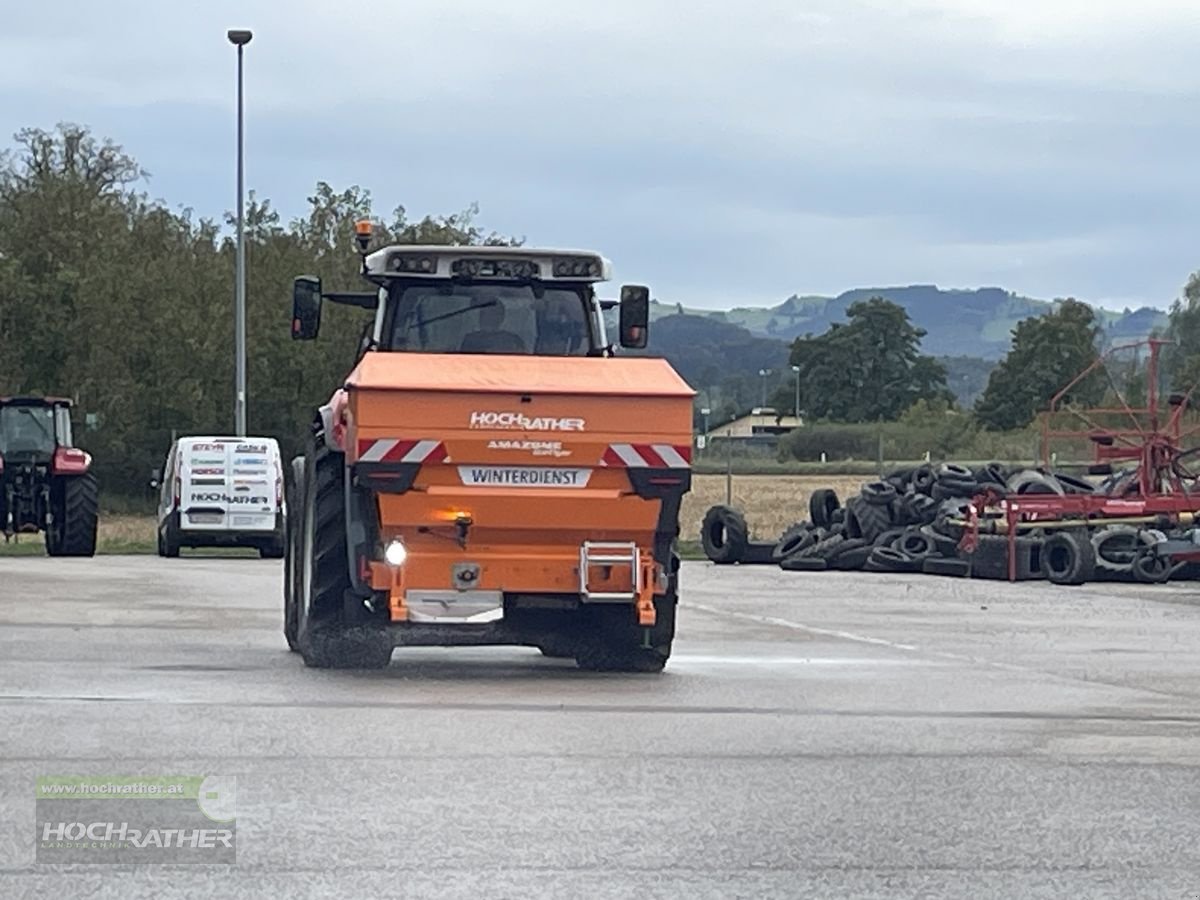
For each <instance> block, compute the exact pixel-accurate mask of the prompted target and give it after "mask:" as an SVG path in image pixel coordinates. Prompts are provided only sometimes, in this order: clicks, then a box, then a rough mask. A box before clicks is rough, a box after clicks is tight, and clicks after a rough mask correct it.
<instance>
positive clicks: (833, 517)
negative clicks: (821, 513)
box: [829, 506, 846, 528]
mask: <svg viewBox="0 0 1200 900" xmlns="http://www.w3.org/2000/svg"><path fill="white" fill-rule="evenodd" d="M845 524H846V507H844V506H843V507H841V508H840V509H835V510H834V511H833V512H831V513H830V514H829V527H830V528H838V527H839V526H842V525H845Z"/></svg>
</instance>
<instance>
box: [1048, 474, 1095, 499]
mask: <svg viewBox="0 0 1200 900" xmlns="http://www.w3.org/2000/svg"><path fill="white" fill-rule="evenodd" d="M1053 477H1054V480H1055V481H1057V482H1058V483H1059V484H1060V485H1062V488H1063V490H1064V491H1066V492H1067V493H1068V494H1094V493H1096V485H1094V484H1093V483H1092V482H1090V481H1087V480H1085V479H1083V478H1076V477H1075V476H1074V475H1068V474H1067V473H1066V472H1055V473H1054V476H1053Z"/></svg>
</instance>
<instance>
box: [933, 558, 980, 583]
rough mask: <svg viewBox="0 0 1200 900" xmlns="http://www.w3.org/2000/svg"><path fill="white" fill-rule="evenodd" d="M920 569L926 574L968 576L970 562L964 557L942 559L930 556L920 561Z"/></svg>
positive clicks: (969, 574)
mask: <svg viewBox="0 0 1200 900" xmlns="http://www.w3.org/2000/svg"><path fill="white" fill-rule="evenodd" d="M921 571H922V572H924V573H925V574H926V575H949V576H952V577H954V578H970V577H971V564H970V563H969V562H967V561H966V560H965V559H942V558H941V557H938V556H930V557H928V558H926V559H924V560H922V561H921Z"/></svg>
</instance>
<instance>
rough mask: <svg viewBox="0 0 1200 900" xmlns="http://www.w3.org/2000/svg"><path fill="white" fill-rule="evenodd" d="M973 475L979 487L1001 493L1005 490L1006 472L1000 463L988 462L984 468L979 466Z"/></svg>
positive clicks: (1006, 482) (1006, 483)
mask: <svg viewBox="0 0 1200 900" xmlns="http://www.w3.org/2000/svg"><path fill="white" fill-rule="evenodd" d="M974 474H975V480H976V481H977V482H979V486H980V487H990V488H995V489H997V490H1001V491H1003V490H1006V489H1007V485H1008V470H1007V469H1005V468H1004V466H1002V465H1001V464H1000V463H997V462H990V463H988V464H987V465H985V466H980V467H979V468H978V469H976V470H975V473H974Z"/></svg>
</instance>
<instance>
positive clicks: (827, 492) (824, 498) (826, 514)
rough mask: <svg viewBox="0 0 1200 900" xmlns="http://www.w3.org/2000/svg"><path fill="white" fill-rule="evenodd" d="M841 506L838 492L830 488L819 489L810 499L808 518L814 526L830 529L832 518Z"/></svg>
mask: <svg viewBox="0 0 1200 900" xmlns="http://www.w3.org/2000/svg"><path fill="white" fill-rule="evenodd" d="M841 505H842V503H841V501H840V500H838V495H837V491H834V490H832V489H830V488H818V489H817V490H815V491H813V492H812V496H811V497H809V498H808V517H809V519H810V520H811V521H812V523H813V524H814V525H819V526H821V527H822V528H828V527H829V525H830V524H831V521H832V520H831V519H830V516H832V515H833V512H834V510H836V509H839V508H840V507H841Z"/></svg>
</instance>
